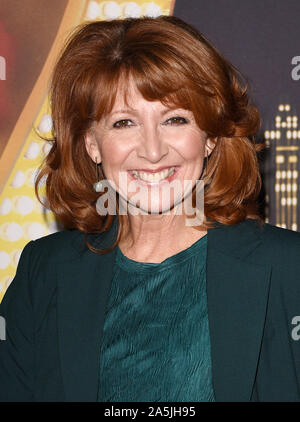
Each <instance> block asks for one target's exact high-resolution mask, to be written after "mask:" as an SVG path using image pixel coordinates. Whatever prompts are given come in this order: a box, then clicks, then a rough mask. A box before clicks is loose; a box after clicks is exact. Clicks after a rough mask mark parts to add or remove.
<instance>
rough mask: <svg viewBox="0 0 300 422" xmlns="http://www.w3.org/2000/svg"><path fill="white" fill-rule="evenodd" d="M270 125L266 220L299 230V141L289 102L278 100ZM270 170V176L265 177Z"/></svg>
mask: <svg viewBox="0 0 300 422" xmlns="http://www.w3.org/2000/svg"><path fill="white" fill-rule="evenodd" d="M273 123H274V124H273V127H271V128H270V129H268V130H265V132H264V135H265V139H266V145H267V146H268V148H269V157H268V162H267V163H266V174H267V177H266V180H267V181H266V184H267V186H266V188H267V189H266V191H267V195H266V203H267V209H266V221H267V222H270V223H272V224H275V225H276V226H278V227H282V228H286V229H290V230H295V231H298V227H299V215H298V213H297V204H298V202H299V199H300V198H299V179H298V177H299V170H300V168H299V145H300V128H299V126H298V116H297V115H296V113H295V112H293V111H292V108H291V105H290V104H280V105H279V106H278V110H277V114H276V116H275V119H274V122H273ZM269 174H272V175H273V177H268V176H269Z"/></svg>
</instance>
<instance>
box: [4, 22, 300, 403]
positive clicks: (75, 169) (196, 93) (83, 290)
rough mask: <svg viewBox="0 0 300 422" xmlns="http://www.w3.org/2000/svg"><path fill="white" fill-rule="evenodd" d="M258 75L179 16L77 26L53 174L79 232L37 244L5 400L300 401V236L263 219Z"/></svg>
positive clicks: (58, 200) (25, 274)
mask: <svg viewBox="0 0 300 422" xmlns="http://www.w3.org/2000/svg"><path fill="white" fill-rule="evenodd" d="M179 40H180V42H179ZM243 81H244V79H243V77H242V75H240V74H239V72H238V71H237V69H235V68H234V67H233V66H232V65H231V64H230V63H229V62H228V61H227V60H226V59H225V58H224V57H222V55H221V54H220V53H219V52H218V51H217V50H216V49H215V48H214V47H213V46H212V45H211V44H210V43H209V41H208V40H207V39H206V38H205V37H204V36H203V35H202V34H200V33H199V32H198V31H196V29H195V28H193V27H192V26H190V25H188V24H187V23H185V22H184V21H182V20H180V19H178V18H175V17H172V16H159V17H158V18H146V17H145V18H139V19H132V18H128V19H124V20H121V19H120V20H112V21H101V22H92V23H87V24H84V25H83V26H81V27H79V28H77V29H76V30H75V31H74V33H73V34H71V36H70V38H69V40H68V41H67V43H66V45H65V48H64V50H63V51H62V53H61V55H60V57H59V58H58V61H57V64H56V66H55V69H54V72H53V77H52V83H51V106H52V117H53V134H52V139H50V140H49V142H51V143H52V148H51V150H50V152H49V154H48V156H47V157H46V158H45V161H44V163H43V165H42V167H41V169H40V170H41V171H40V174H39V177H38V178H37V181H36V193H37V195H38V189H39V182H40V180H41V179H42V178H43V177H44V176H45V177H46V195H47V202H48V205H49V207H50V208H51V209H52V211H53V212H54V213H55V214H56V216H57V218H58V219H59V220H60V221H61V222H62V223H63V224H64V225H65V230H63V231H62V232H59V233H55V234H52V235H49V236H45V237H44V238H41V239H38V240H36V241H31V242H29V244H28V245H26V247H25V248H24V250H23V252H22V255H21V258H20V261H19V266H18V271H17V274H16V277H15V278H14V280H13V282H12V283H11V284H10V286H9V288H8V289H7V292H6V294H5V296H4V298H3V301H2V302H1V305H0V315H1V316H2V317H3V318H5V321H6V334H7V335H6V340H5V341H3V342H0V379H1V384H0V400H9V401H104V402H111V401H121V402H126V401H132V402H137V401H146V402H152V401H153V402H160V401H164V402H186V401H192V402H197V401H199V402H200V401H299V400H300V397H299V391H300V384H299V380H300V350H299V345H298V343H297V342H296V340H295V338H297V336H296V337H295V336H294V335H291V333H292V331H293V330H294V328H295V327H294V326H293V325H294V321H295V320H297V318H296V319H295V317H296V316H297V315H299V312H300V309H299V303H300V283H299V279H300V264H299V262H300V261H299V253H300V235H299V233H295V232H292V231H289V230H283V229H279V228H277V227H274V226H271V225H269V224H264V221H263V219H262V218H261V216H260V215H259V213H258V208H259V204H258V201H257V197H258V194H259V191H260V187H261V178H260V174H259V167H258V158H257V152H258V151H259V150H261V149H262V148H263V146H262V145H259V144H256V143H255V133H256V131H257V130H258V128H259V125H260V117H259V113H258V111H257V109H256V107H255V106H254V105H252V104H251V102H250V99H249V97H248V94H247V84H246V83H245V82H243ZM99 163H101V164H99ZM95 165H96V169H97V171H96V174H95ZM99 167H101V168H100V169H99ZM107 182H108V183H107ZM187 182H188V183H187ZM199 182H200V184H201V186H202V188H203V189H201V192H202V194H203V196H202V197H201V198H203V203H200V204H199V203H198V202H197V199H198V193H199V191H198V189H197V187H198V185H199ZM101 185H102V188H103V187H104V185H105V186H106V187H107V190H108V191H114V192H115V193H116V195H117V196H118V199H119V201H117V204H116V209H115V210H114V209H111V208H110V207H109V206H108V207H107V213H106V215H103V214H101V213H99V212H98V211H99V207H97V204H98V201H99V200H102V199H103V198H106V196H105V195H106V194H107V192H104V189H102V188H101ZM170 187H172V189H170ZM173 187H174V188H173ZM137 192H138V201H137V200H136V193H137ZM107 198H109V196H108V197H107ZM190 200H191V202H192V205H193V206H194V207H195V204H196V208H195V212H196V214H197V211H198V206H199V207H200V208H202V211H203V213H202V214H203V218H202V219H200V220H197V224H194V225H190V224H188V223H187V220H186V217H187V216H186V214H187V213H186V208H185V207H184V205H185V204H186V203H187V202H188V201H190ZM105 201H106V199H105ZM124 205H126V206H128V209H127V210H126V212H125V213H124V212H123V211H124ZM182 206H183V208H182ZM182 209H184V211H183V212H180V210H182ZM283 246H284V247H283Z"/></svg>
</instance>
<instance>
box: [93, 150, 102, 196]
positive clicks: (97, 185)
mask: <svg viewBox="0 0 300 422" xmlns="http://www.w3.org/2000/svg"><path fill="white" fill-rule="evenodd" d="M95 161H96V180H97V182H96V183H94V184H93V188H94V191H95V192H101V191H102V189H103V184H102V182H101V180H99V172H98V158H97V157H95ZM100 164H101V162H100Z"/></svg>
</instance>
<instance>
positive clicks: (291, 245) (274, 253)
mask: <svg viewBox="0 0 300 422" xmlns="http://www.w3.org/2000/svg"><path fill="white" fill-rule="evenodd" d="M259 230H260V235H261V240H262V248H263V249H264V251H265V253H266V254H267V256H271V257H272V258H273V261H274V262H281V263H284V262H293V263H294V264H298V261H299V257H300V233H299V232H295V231H293V230H289V229H283V228H281V227H277V226H274V225H271V224H268V223H265V224H264V225H263V227H262V228H261V229H259Z"/></svg>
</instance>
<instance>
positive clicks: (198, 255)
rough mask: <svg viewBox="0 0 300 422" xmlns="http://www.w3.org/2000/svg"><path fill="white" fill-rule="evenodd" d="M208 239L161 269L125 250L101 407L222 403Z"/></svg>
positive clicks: (107, 337)
mask: <svg viewBox="0 0 300 422" xmlns="http://www.w3.org/2000/svg"><path fill="white" fill-rule="evenodd" d="M206 248H207V235H205V236H204V237H202V238H201V239H199V240H198V241H197V242H195V243H194V244H192V245H191V246H190V247H189V248H187V249H185V250H183V251H181V252H179V253H177V254H175V255H172V256H170V257H169V258H167V259H165V260H164V261H163V262H161V263H144V262H137V261H134V260H132V259H129V258H127V257H126V256H125V255H124V254H123V253H122V251H121V250H120V248H119V247H118V246H117V250H116V260H115V265H114V273H113V279H112V284H111V290H110V296H109V299H108V305H107V308H106V314H105V322H104V327H103V336H102V343H101V351H100V352H101V353H100V368H99V393H98V401H100V402H193V401H195V402H200V401H214V394H213V388H212V375H211V354H210V337H209V325H208V314H207V297H206Z"/></svg>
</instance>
